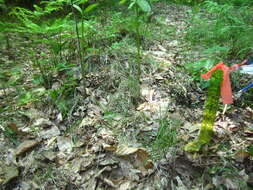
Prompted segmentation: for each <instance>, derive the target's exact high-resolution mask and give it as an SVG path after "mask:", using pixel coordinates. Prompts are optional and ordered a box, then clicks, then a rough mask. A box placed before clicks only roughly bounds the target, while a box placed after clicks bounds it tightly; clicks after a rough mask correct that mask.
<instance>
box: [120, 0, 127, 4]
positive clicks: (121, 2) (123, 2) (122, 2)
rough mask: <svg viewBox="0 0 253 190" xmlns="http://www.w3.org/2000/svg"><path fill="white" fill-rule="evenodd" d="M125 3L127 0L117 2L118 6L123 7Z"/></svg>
mask: <svg viewBox="0 0 253 190" xmlns="http://www.w3.org/2000/svg"><path fill="white" fill-rule="evenodd" d="M126 1H127V0H121V1H120V2H119V5H123V4H125V3H126Z"/></svg>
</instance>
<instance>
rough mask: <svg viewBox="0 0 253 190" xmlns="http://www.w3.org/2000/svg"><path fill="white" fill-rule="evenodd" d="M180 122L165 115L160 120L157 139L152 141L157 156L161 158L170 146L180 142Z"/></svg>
mask: <svg viewBox="0 0 253 190" xmlns="http://www.w3.org/2000/svg"><path fill="white" fill-rule="evenodd" d="M180 123H181V122H180V121H179V120H176V119H174V118H167V117H165V118H161V119H160V120H159V129H158V132H157V134H156V138H155V140H154V141H153V142H152V152H153V154H154V156H155V157H159V158H161V157H162V156H164V154H165V153H166V152H167V151H168V149H169V148H170V147H172V146H174V145H175V144H176V143H177V142H178V138H177V135H178V132H177V130H178V127H179V126H180Z"/></svg>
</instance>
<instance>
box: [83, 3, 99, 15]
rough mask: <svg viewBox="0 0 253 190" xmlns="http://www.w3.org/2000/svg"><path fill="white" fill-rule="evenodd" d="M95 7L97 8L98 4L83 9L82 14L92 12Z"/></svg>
mask: <svg viewBox="0 0 253 190" xmlns="http://www.w3.org/2000/svg"><path fill="white" fill-rule="evenodd" d="M97 6H98V3H94V4H91V5H89V6H88V7H86V8H85V9H84V13H88V12H90V11H92V10H93V9H95V8H96V7H97Z"/></svg>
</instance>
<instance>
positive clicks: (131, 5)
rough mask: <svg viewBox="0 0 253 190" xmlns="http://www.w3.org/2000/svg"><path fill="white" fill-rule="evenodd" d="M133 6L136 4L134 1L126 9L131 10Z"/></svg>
mask: <svg viewBox="0 0 253 190" xmlns="http://www.w3.org/2000/svg"><path fill="white" fill-rule="evenodd" d="M135 4H136V0H135V1H132V3H130V5H129V7H128V9H131V8H132V7H133V6H134V5H135Z"/></svg>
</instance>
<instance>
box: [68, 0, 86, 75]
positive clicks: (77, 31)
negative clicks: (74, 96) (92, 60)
mask: <svg viewBox="0 0 253 190" xmlns="http://www.w3.org/2000/svg"><path fill="white" fill-rule="evenodd" d="M70 2H71V9H72V12H73V15H74V19H75V27H76V36H77V47H78V53H79V58H80V65H81V73H82V77H83V78H84V77H85V68H84V65H83V54H82V48H81V42H80V36H79V30H78V22H77V18H76V15H75V11H74V6H73V5H74V4H73V0H70Z"/></svg>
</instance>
